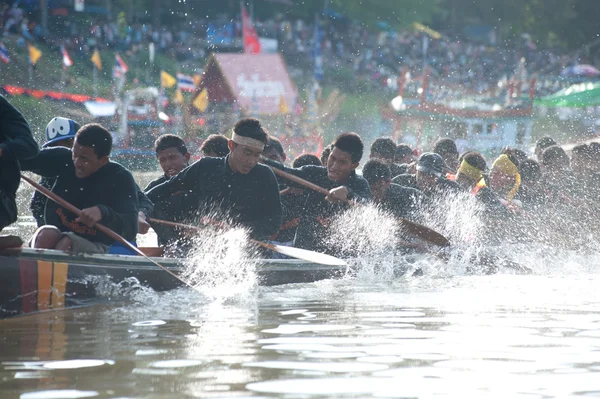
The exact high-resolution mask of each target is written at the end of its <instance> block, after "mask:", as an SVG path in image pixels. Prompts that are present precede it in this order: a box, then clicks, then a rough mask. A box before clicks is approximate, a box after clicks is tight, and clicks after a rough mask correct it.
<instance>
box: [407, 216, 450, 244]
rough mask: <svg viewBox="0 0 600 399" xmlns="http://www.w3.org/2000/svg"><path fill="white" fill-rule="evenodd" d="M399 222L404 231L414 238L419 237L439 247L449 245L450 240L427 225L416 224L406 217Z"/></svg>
mask: <svg viewBox="0 0 600 399" xmlns="http://www.w3.org/2000/svg"><path fill="white" fill-rule="evenodd" d="M400 223H401V225H402V227H404V228H405V229H406V232H407V233H408V234H410V235H412V236H414V237H416V238H419V239H421V240H423V241H427V242H429V243H431V244H434V245H439V246H440V247H448V246H450V241H448V239H447V238H446V237H444V236H443V235H441V234H440V233H438V232H437V231H435V230H432V229H430V228H429V227H426V226H423V225H422V224H418V223H415V222H411V221H410V220H407V219H401V220H400Z"/></svg>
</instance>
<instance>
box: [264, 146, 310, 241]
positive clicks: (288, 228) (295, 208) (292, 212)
mask: <svg viewBox="0 0 600 399" xmlns="http://www.w3.org/2000/svg"><path fill="white" fill-rule="evenodd" d="M306 165H316V166H321V161H320V160H319V158H318V157H317V156H316V155H312V154H302V155H299V156H298V157H296V159H294V161H293V162H292V168H301V167H302V166H306ZM278 180H279V182H280V185H281V182H282V181H283V179H278ZM307 194H308V192H307V191H306V190H305V189H303V188H296V187H287V188H285V189H284V190H283V191H281V206H282V210H283V216H282V222H281V227H280V228H279V231H278V232H277V233H276V234H274V235H273V236H272V237H271V240H272V241H276V242H279V243H282V244H284V245H292V244H293V241H294V236H295V235H296V228H297V227H298V224H300V219H301V216H302V214H303V211H304V203H305V202H306V195H307Z"/></svg>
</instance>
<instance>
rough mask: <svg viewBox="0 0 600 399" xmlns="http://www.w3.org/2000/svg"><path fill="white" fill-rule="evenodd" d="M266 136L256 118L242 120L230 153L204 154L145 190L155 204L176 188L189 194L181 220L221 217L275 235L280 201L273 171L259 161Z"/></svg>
mask: <svg viewBox="0 0 600 399" xmlns="http://www.w3.org/2000/svg"><path fill="white" fill-rule="evenodd" d="M268 138H269V135H268V134H267V132H266V131H265V129H263V127H262V126H261V124H260V121H258V120H257V119H254V118H244V119H241V120H240V121H238V122H237V123H236V124H235V126H234V127H233V135H232V138H231V140H229V142H228V144H229V151H230V152H229V154H228V155H227V156H225V157H223V158H212V157H206V158H202V159H200V160H199V161H197V162H195V163H194V164H192V165H191V166H189V167H187V168H185V169H184V170H182V171H181V172H180V173H178V174H177V175H175V176H173V177H172V178H171V179H170V180H169V181H166V182H164V183H162V184H160V185H158V186H156V187H154V188H153V189H151V190H150V191H148V192H147V195H148V197H149V198H150V200H151V201H152V202H154V203H158V202H160V201H162V200H164V199H166V198H169V197H170V196H171V195H173V194H175V193H177V192H184V193H185V195H187V196H188V197H189V200H187V201H186V204H189V205H188V206H187V208H188V209H182V210H181V212H182V219H184V220H187V221H188V222H190V223H192V222H194V221H195V220H197V219H198V218H199V217H200V218H202V217H206V216H211V217H214V216H215V215H217V218H219V219H220V220H221V221H225V220H230V221H232V222H233V223H234V224H239V225H241V226H244V227H247V228H249V229H250V231H251V236H252V237H253V238H255V239H262V238H266V237H269V236H271V235H272V234H275V233H276V232H277V230H278V229H279V226H280V224H281V202H280V199H279V189H278V186H277V179H276V178H275V175H274V174H273V172H272V171H271V169H269V168H268V167H267V166H265V165H261V164H259V163H258V161H259V160H260V156H261V154H262V152H263V149H264V147H265V144H266V143H267V142H268Z"/></svg>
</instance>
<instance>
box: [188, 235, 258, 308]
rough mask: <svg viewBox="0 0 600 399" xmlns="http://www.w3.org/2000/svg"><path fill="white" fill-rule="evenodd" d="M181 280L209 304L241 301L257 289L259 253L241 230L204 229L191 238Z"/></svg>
mask: <svg viewBox="0 0 600 399" xmlns="http://www.w3.org/2000/svg"><path fill="white" fill-rule="evenodd" d="M192 242H193V249H192V251H191V252H190V254H189V257H188V258H187V260H186V261H185V270H184V272H183V273H182V278H183V279H184V280H185V281H188V282H189V283H190V284H191V285H192V286H194V288H196V289H197V290H199V291H200V292H202V293H203V294H204V295H206V296H207V297H208V298H210V299H211V300H215V301H218V302H224V301H228V300H236V301H240V300H244V298H247V297H248V296H251V293H252V292H254V291H255V288H256V287H257V285H258V277H257V272H256V260H257V259H258V258H259V257H260V255H261V254H260V251H259V250H258V249H257V248H256V247H255V246H254V245H252V244H251V242H250V241H249V237H248V230H246V229H243V228H241V227H232V228H228V229H217V228H213V227H207V228H205V229H203V230H202V231H200V232H199V233H198V234H197V235H196V236H194V237H193V238H192Z"/></svg>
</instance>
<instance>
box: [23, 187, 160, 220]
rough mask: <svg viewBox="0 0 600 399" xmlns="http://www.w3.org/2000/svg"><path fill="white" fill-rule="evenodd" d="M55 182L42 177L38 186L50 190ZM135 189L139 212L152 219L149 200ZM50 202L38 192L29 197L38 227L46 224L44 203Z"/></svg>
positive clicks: (30, 206)
mask: <svg viewBox="0 0 600 399" xmlns="http://www.w3.org/2000/svg"><path fill="white" fill-rule="evenodd" d="M55 182H56V178H55V177H42V178H41V179H40V181H39V183H40V185H41V186H42V187H44V188H47V189H48V190H52V186H54V183H55ZM136 189H137V197H138V206H139V210H140V211H142V212H144V215H146V220H147V219H148V218H151V217H152V211H153V210H154V204H153V203H152V201H150V199H149V198H148V197H147V196H146V194H144V192H143V191H142V189H141V188H140V187H139V186H138V185H137V184H136ZM47 201H51V200H49V199H48V198H46V196H45V195H44V194H42V193H40V192H39V191H37V190H36V191H35V192H34V193H33V196H32V197H31V202H30V203H29V209H30V210H31V214H32V215H33V217H34V218H35V220H36V222H37V225H38V227H40V226H43V225H44V224H46V222H45V220H44V209H45V208H46V202H47Z"/></svg>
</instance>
